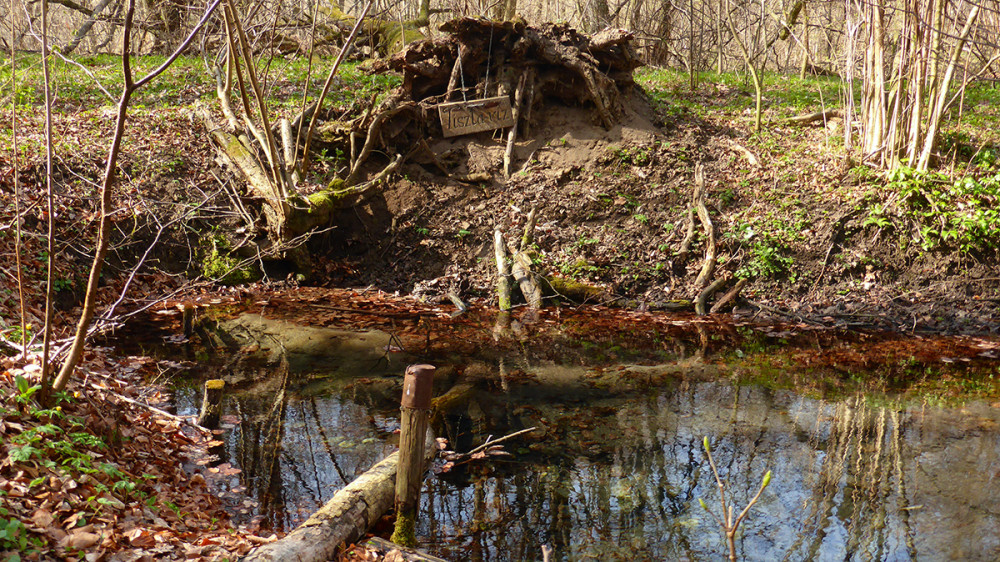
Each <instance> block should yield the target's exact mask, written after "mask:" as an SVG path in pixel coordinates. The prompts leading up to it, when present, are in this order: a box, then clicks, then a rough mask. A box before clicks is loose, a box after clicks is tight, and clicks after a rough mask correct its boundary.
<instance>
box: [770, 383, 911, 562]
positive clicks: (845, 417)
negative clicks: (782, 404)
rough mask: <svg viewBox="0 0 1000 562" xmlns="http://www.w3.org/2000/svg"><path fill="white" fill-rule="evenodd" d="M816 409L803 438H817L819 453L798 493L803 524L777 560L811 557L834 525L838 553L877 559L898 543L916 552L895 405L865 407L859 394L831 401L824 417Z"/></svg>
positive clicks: (813, 443) (813, 440) (815, 444)
mask: <svg viewBox="0 0 1000 562" xmlns="http://www.w3.org/2000/svg"><path fill="white" fill-rule="evenodd" d="M817 412H818V413H817V419H816V422H815V427H814V429H813V430H812V431H811V432H810V435H809V445H810V446H811V448H813V449H815V450H823V449H824V442H825V454H824V455H823V456H822V461H821V464H820V466H819V470H818V472H817V474H816V475H815V477H814V478H813V479H814V482H812V485H811V487H810V489H811V495H810V497H809V498H808V500H806V505H805V507H806V509H808V513H807V515H806V517H805V518H804V519H803V523H804V524H803V526H802V527H801V530H800V531H799V532H798V534H797V536H796V540H795V543H794V544H793V545H792V547H791V548H790V549H789V550H788V552H787V553H786V555H785V560H801V559H814V558H816V557H817V556H818V555H819V554H820V553H821V552H822V550H823V546H824V544H823V543H824V541H825V540H826V539H827V537H828V535H829V534H830V532H831V531H832V530H835V529H837V527H838V526H841V525H842V526H843V529H842V530H843V532H844V533H846V536H844V537H837V539H836V540H837V542H838V543H841V542H842V543H843V545H844V549H845V551H846V552H845V553H844V555H845V559H855V558H860V559H872V560H882V559H885V558H886V557H887V556H888V555H889V554H891V553H892V552H893V550H894V549H895V548H896V547H897V546H898V545H899V544H904V545H905V546H906V549H907V551H908V555H909V557H910V559H916V548H915V546H914V542H913V535H912V531H911V529H910V525H909V512H908V509H907V508H908V507H909V506H907V505H905V503H906V498H907V496H906V489H905V485H904V484H905V483H904V479H903V460H902V453H901V445H902V431H901V429H902V428H901V424H900V416H899V412H898V411H897V410H895V409H891V408H886V407H881V406H878V407H872V406H871V405H870V404H869V403H868V402H867V401H865V400H864V399H863V398H862V397H857V398H854V399H850V400H845V401H843V402H840V403H838V404H836V406H835V409H834V413H833V417H832V419H831V420H825V419H824V418H823V409H822V408H820V409H819V410H817ZM806 483H807V485H808V479H807V481H806ZM897 518H898V519H897ZM893 520H897V521H898V523H897V525H898V526H897V525H893V524H891V523H892V521H893ZM893 534H900V535H902V536H898V537H893V536H892V535H893ZM893 539H896V540H893Z"/></svg>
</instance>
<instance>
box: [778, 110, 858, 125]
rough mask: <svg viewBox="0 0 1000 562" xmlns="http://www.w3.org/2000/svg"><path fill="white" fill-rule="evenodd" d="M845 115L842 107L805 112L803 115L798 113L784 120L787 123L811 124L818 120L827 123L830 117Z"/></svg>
mask: <svg viewBox="0 0 1000 562" xmlns="http://www.w3.org/2000/svg"><path fill="white" fill-rule="evenodd" d="M843 117H844V112H843V111H842V110H840V109H827V110H825V111H817V112H814V113H805V114H803V115H796V116H795V117H789V118H787V119H785V120H784V122H785V123H788V124H790V125H809V124H810V123H815V122H817V121H822V122H823V123H826V122H827V121H829V120H830V119H842V118H843Z"/></svg>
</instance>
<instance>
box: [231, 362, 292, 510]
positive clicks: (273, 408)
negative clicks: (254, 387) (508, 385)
mask: <svg viewBox="0 0 1000 562" xmlns="http://www.w3.org/2000/svg"><path fill="white" fill-rule="evenodd" d="M266 376H271V377H275V378H276V379H278V380H280V383H279V385H278V389H277V391H276V392H274V398H273V399H272V400H271V402H270V404H269V405H266V406H265V408H262V407H261V405H260V404H258V401H259V400H256V399H253V398H239V397H238V398H235V399H234V401H233V404H234V407H235V409H236V412H237V415H238V416H239V418H240V436H239V441H237V443H236V451H235V459H234V460H235V461H236V462H237V463H238V464H239V466H240V468H241V469H242V473H241V476H242V478H243V484H244V485H245V486H246V487H247V488H248V490H250V495H252V496H253V497H256V498H257V501H258V502H259V505H260V509H261V512H262V513H264V514H265V515H266V520H267V522H269V523H270V524H271V525H272V527H275V528H281V527H283V526H284V524H285V519H286V514H285V512H284V499H283V489H284V484H283V479H282V474H281V462H280V460H281V454H282V439H283V438H284V427H285V424H284V420H285V411H286V408H287V403H288V396H287V392H286V391H287V388H288V360H287V358H286V357H285V354H284V353H282V354H280V355H279V357H278V361H277V364H276V365H274V366H273V367H272V368H271V369H270V372H269V373H268V374H267V375H266ZM258 412H260V413H258Z"/></svg>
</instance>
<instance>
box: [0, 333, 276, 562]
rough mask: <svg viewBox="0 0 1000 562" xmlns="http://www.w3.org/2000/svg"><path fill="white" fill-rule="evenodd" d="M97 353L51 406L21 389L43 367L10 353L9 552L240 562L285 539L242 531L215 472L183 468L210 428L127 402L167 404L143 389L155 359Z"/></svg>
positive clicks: (2, 548)
mask: <svg viewBox="0 0 1000 562" xmlns="http://www.w3.org/2000/svg"><path fill="white" fill-rule="evenodd" d="M88 358H89V361H88V363H87V368H86V372H85V373H84V374H83V377H81V380H84V383H82V384H79V385H76V386H74V387H71V389H70V391H71V392H70V393H69V394H70V395H71V396H75V398H71V399H67V398H68V396H63V399H62V400H60V401H59V402H58V403H57V405H53V406H52V407H50V408H42V407H41V406H40V405H38V404H37V403H35V402H34V401H33V400H31V399H24V395H23V393H22V392H20V391H19V390H18V387H17V382H18V381H17V379H18V378H23V379H24V380H26V381H28V382H29V383H31V384H34V383H35V382H36V380H37V372H35V371H33V370H32V369H27V370H26V369H24V368H23V367H24V365H23V363H22V362H15V361H14V360H12V359H10V358H5V359H2V360H0V361H2V362H0V395H2V396H3V397H4V405H3V407H2V408H3V409H2V410H0V414H2V415H0V439H2V441H0V531H3V532H0V559H6V558H7V557H8V556H11V555H14V554H18V555H19V556H20V558H21V559H22V560H54V559H58V560H87V561H88V562H97V561H102V560H121V561H138V560H222V559H230V560H232V559H235V558H237V557H239V556H241V555H243V554H246V553H247V552H249V551H250V550H251V549H252V548H253V547H254V546H256V545H258V544H263V543H266V542H270V541H273V540H276V538H277V537H276V536H274V535H272V534H270V533H266V535H267V536H258V535H256V534H254V532H252V531H251V530H250V529H247V528H240V527H236V526H234V525H233V524H232V523H231V522H230V519H229V516H228V515H227V513H226V512H225V511H224V510H223V507H222V502H221V501H220V500H219V498H218V497H216V496H215V495H214V494H213V492H212V489H211V484H210V482H211V479H209V480H208V481H206V478H205V476H204V475H202V474H200V473H197V472H195V473H189V472H187V471H186V470H185V467H193V466H197V465H198V464H200V462H199V461H203V458H204V457H205V456H206V454H207V453H205V449H206V448H207V447H208V446H209V445H211V443H212V439H213V436H212V435H211V434H210V433H207V432H205V431H203V430H200V429H199V428H196V427H194V426H192V425H191V424H190V423H189V422H187V421H186V420H183V419H181V418H177V417H171V416H169V415H163V414H162V413H160V412H157V411H155V410H153V409H149V408H147V407H144V406H141V405H138V404H136V403H134V402H130V401H128V400H126V399H130V400H133V401H137V402H147V401H156V400H162V397H161V396H159V393H158V392H157V391H156V389H152V388H151V389H146V390H143V385H142V384H141V381H142V380H143V377H145V376H146V375H148V374H149V373H150V372H151V371H154V366H155V361H153V360H152V359H150V358H147V357H125V358H115V357H111V356H110V355H109V354H108V353H107V350H101V349H97V350H94V351H90V352H88ZM32 359H33V358H31V357H29V361H30V360H32ZM35 359H36V358H35ZM23 384H24V383H23V382H22V385H23ZM19 397H20V398H21V400H19ZM13 521H16V522H13ZM12 522H13V523H12Z"/></svg>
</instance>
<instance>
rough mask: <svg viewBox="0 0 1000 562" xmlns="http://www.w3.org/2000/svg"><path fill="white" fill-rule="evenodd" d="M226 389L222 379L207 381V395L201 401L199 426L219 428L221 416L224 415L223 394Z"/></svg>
mask: <svg viewBox="0 0 1000 562" xmlns="http://www.w3.org/2000/svg"><path fill="white" fill-rule="evenodd" d="M225 389H226V381H224V380H222V379H212V380H208V381H205V395H204V396H203V397H202V400H201V413H200V414H198V425H200V426H202V427H205V428H208V429H216V428H218V427H219V416H220V415H221V414H222V394H223V391H224V390H225Z"/></svg>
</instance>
